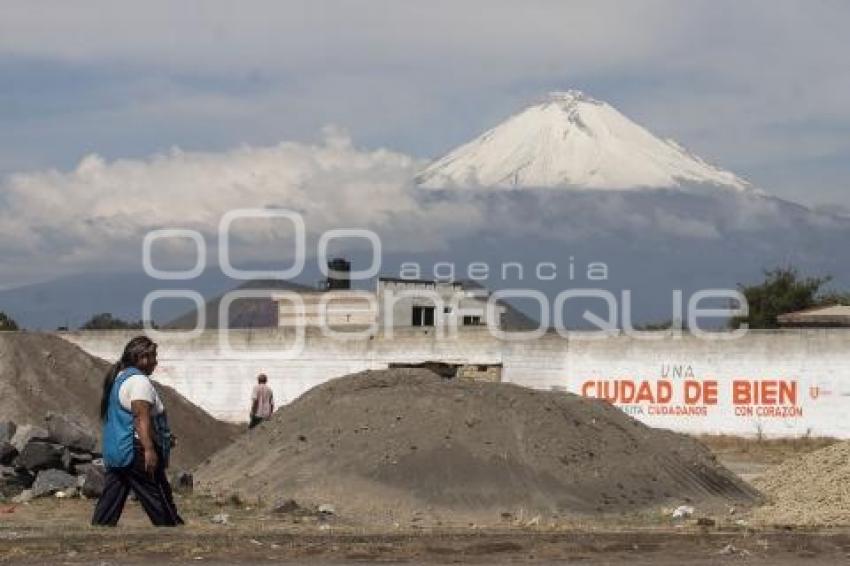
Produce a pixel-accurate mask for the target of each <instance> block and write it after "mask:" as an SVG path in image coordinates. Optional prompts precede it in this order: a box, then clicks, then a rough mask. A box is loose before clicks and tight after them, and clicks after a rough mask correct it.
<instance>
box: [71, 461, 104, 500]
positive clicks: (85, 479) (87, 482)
mask: <svg viewBox="0 0 850 566" xmlns="http://www.w3.org/2000/svg"><path fill="white" fill-rule="evenodd" d="M86 466H87V468H86V473H85V475H81V476H80V478H82V483H81V484H78V485H79V487H80V493H82V494H83V496H84V497H89V498H91V499H94V498H97V497H100V496H101V495H102V494H103V487H104V485H106V470H104V469H103V467H101V466H95V465H94V464H86Z"/></svg>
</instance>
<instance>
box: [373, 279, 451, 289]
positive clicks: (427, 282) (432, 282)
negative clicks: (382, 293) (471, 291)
mask: <svg viewBox="0 0 850 566" xmlns="http://www.w3.org/2000/svg"><path fill="white" fill-rule="evenodd" d="M378 281H386V282H388V283H414V284H418V285H436V284H437V283H442V284H445V285H454V286H456V287H463V283H461V282H460V281H436V280H434V279H405V278H404V277H378Z"/></svg>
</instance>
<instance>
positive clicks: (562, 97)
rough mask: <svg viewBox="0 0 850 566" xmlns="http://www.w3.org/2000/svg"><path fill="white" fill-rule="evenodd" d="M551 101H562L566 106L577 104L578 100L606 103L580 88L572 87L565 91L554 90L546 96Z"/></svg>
mask: <svg viewBox="0 0 850 566" xmlns="http://www.w3.org/2000/svg"><path fill="white" fill-rule="evenodd" d="M546 100H547V101H549V102H555V103H562V104H564V105H565V107H566V106H569V105H575V104H576V103H578V102H588V103H590V104H604V103H603V102H600V101H599V100H596V99H595V98H593V97H592V96H588V95H587V94H585V93H583V92H582V91H580V90H575V89H570V90H564V91H558V90H556V91H553V92H550V93H549V94H548V95H547V96H546Z"/></svg>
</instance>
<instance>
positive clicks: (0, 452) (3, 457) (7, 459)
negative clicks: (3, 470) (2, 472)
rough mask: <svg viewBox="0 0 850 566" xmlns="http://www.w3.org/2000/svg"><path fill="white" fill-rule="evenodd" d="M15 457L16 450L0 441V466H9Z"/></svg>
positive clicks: (7, 443) (9, 444)
mask: <svg viewBox="0 0 850 566" xmlns="http://www.w3.org/2000/svg"><path fill="white" fill-rule="evenodd" d="M17 455H18V449H17V448H15V447H14V446H12V444H11V443H9V442H4V441H0V465H3V466H6V465H8V464H11V463H12V460H14V459H15V456H17Z"/></svg>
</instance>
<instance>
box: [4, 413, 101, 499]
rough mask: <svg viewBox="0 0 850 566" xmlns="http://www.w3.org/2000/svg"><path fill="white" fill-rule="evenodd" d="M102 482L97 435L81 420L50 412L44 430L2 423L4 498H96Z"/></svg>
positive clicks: (31, 426)
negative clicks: (53, 496)
mask: <svg viewBox="0 0 850 566" xmlns="http://www.w3.org/2000/svg"><path fill="white" fill-rule="evenodd" d="M103 482H104V467H103V460H102V459H101V454H100V452H99V451H98V439H97V435H96V434H94V433H93V432H91V430H89V429H88V428H87V427H86V425H85V424H83V423H82V422H81V421H79V420H77V419H75V418H73V417H70V416H68V415H61V414H56V413H48V414H47V416H46V417H45V426H44V427H38V426H33V425H21V426H17V425H16V424H15V423H13V422H11V421H5V422H0V499H12V500H13V501H15V502H25V501H28V500H30V499H34V498H37V497H46V496H51V495H55V496H57V497H73V496H76V495H78V494H79V495H81V496H82V497H91V498H94V497H99V496H100V494H101V492H102V491H103Z"/></svg>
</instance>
